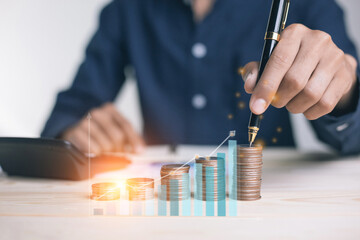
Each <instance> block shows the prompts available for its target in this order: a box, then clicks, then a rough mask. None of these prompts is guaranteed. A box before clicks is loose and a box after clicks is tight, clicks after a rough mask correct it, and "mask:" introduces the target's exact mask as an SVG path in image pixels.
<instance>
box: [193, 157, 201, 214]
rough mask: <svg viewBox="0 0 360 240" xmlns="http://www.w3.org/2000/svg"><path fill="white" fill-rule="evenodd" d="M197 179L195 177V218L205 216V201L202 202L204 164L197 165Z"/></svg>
mask: <svg viewBox="0 0 360 240" xmlns="http://www.w3.org/2000/svg"><path fill="white" fill-rule="evenodd" d="M194 166H195V169H194V170H195V177H194V181H195V182H194V186H195V192H194V216H202V215H203V201H202V196H203V193H202V164H201V163H195V165H194Z"/></svg>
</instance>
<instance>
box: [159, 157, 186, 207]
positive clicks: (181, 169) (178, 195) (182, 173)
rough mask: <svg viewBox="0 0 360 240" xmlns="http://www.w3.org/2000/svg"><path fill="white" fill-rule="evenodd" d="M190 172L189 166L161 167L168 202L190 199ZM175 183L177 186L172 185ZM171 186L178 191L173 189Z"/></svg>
mask: <svg viewBox="0 0 360 240" xmlns="http://www.w3.org/2000/svg"><path fill="white" fill-rule="evenodd" d="M189 170H190V166H189V165H184V166H183V165H182V164H167V165H163V166H162V167H161V170H160V176H161V185H163V186H166V200H168V201H169V200H179V201H181V200H184V199H187V198H189V197H190V192H189V191H190V182H189V180H190V178H189ZM175 181H176V183H177V184H171V183H172V182H173V183H174V182H175ZM170 186H172V187H176V188H177V189H172V188H171V187H170ZM164 198H165V196H164Z"/></svg>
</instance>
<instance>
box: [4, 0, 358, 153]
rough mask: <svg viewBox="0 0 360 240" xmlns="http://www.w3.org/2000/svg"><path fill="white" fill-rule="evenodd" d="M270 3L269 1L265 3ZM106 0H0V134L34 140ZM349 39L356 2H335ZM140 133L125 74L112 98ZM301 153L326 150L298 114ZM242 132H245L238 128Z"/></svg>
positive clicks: (355, 17) (132, 86)
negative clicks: (345, 25) (342, 11)
mask: <svg viewBox="0 0 360 240" xmlns="http://www.w3.org/2000/svg"><path fill="white" fill-rule="evenodd" d="M269 1H270V0H269ZM108 2H110V1H109V0H31V1H29V0H7V1H6V0H1V1H0V32H1V35H0V83H1V87H0V136H1V137H4V136H23V137H38V136H39V134H40V132H41V130H42V128H43V126H44V124H45V121H46V119H47V117H48V116H49V114H50V111H51V109H52V107H53V105H54V101H55V97H56V94H57V93H58V91H59V90H63V89H65V88H67V87H68V86H69V85H70V84H71V82H72V80H73V78H74V75H75V73H76V71H77V68H78V66H79V64H80V63H81V61H82V59H83V57H84V50H85V47H86V45H87V43H88V41H89V39H90V37H91V36H92V34H93V33H94V31H95V30H96V28H97V23H98V16H99V13H100V10H101V9H102V7H104V5H106V4H107V3H108ZM337 2H338V3H339V4H340V5H341V6H342V7H343V9H344V11H345V18H346V22H347V27H348V32H349V34H350V37H351V38H352V40H353V41H354V42H355V44H356V45H357V47H358V51H359V48H360V28H359V23H360V15H359V10H360V1H359V0H338V1H337ZM116 105H117V106H118V109H119V110H120V111H121V112H122V113H123V114H125V116H127V118H128V119H129V120H130V121H131V122H132V124H133V125H134V126H135V128H136V129H137V130H138V131H141V129H142V119H141V114H140V110H139V103H138V95H137V91H136V81H135V79H133V78H132V77H131V76H129V77H128V79H127V82H126V84H125V86H124V88H123V89H122V91H121V92H120V94H119V95H118V98H117V100H116ZM292 121H293V126H295V127H294V129H293V132H294V134H295V137H296V142H297V145H298V147H299V148H300V149H301V150H326V147H325V146H323V145H322V144H321V143H320V142H318V141H317V140H316V138H315V136H314V133H313V132H312V129H311V128H310V126H309V123H308V122H307V121H306V119H305V118H304V117H303V116H302V115H293V116H292ZM244 131H246V130H245V129H244Z"/></svg>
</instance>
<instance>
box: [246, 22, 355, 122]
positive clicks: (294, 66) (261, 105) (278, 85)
mask: <svg viewBox="0 0 360 240" xmlns="http://www.w3.org/2000/svg"><path fill="white" fill-rule="evenodd" d="M258 66H259V64H258V63H257V62H250V63H248V64H247V65H246V66H245V67H244V71H242V76H243V79H244V81H245V91H246V92H247V93H252V96H251V99H250V109H251V111H252V112H253V113H255V114H262V113H263V112H264V111H265V110H266V109H267V108H268V107H269V105H270V104H271V105H273V106H274V107H276V108H282V107H285V106H286V108H287V109H288V111H290V112H291V113H303V114H304V115H305V117H306V118H308V119H309V120H314V119H317V118H319V117H321V116H323V115H325V114H327V113H330V112H331V111H332V110H333V109H334V108H335V107H338V108H345V107H346V106H348V105H349V104H351V103H350V99H351V96H352V94H353V93H354V92H355V91H354V90H355V87H354V86H355V83H356V67H357V62H356V60H355V58H354V57H352V56H350V55H347V54H344V52H343V51H342V50H341V49H339V48H338V47H337V46H336V45H335V43H334V42H333V41H332V39H331V37H330V35H329V34H327V33H325V32H322V31H318V30H311V29H309V28H307V27H305V26H304V25H301V24H293V25H290V26H289V27H287V28H286V29H285V30H284V31H283V32H282V33H281V40H280V41H279V43H278V45H277V46H276V48H275V50H274V51H273V53H272V55H271V57H270V59H269V61H268V63H267V65H266V67H265V69H264V72H263V74H262V76H261V78H260V80H259V82H258V84H257V85H256V79H257V74H258ZM255 85H256V86H255Z"/></svg>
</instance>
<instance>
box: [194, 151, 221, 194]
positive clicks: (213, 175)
mask: <svg viewBox="0 0 360 240" xmlns="http://www.w3.org/2000/svg"><path fill="white" fill-rule="evenodd" d="M218 160H220V162H218ZM195 163H196V164H201V165H200V166H201V173H200V172H199V171H196V172H195V183H196V185H197V186H196V189H197V191H196V193H195V198H196V199H199V200H203V201H217V200H219V199H224V197H225V196H224V194H221V195H219V192H221V193H222V192H224V188H225V161H224V159H218V157H213V156H212V157H198V158H196V159H195ZM219 163H220V164H219ZM198 166H199V165H198Z"/></svg>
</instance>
